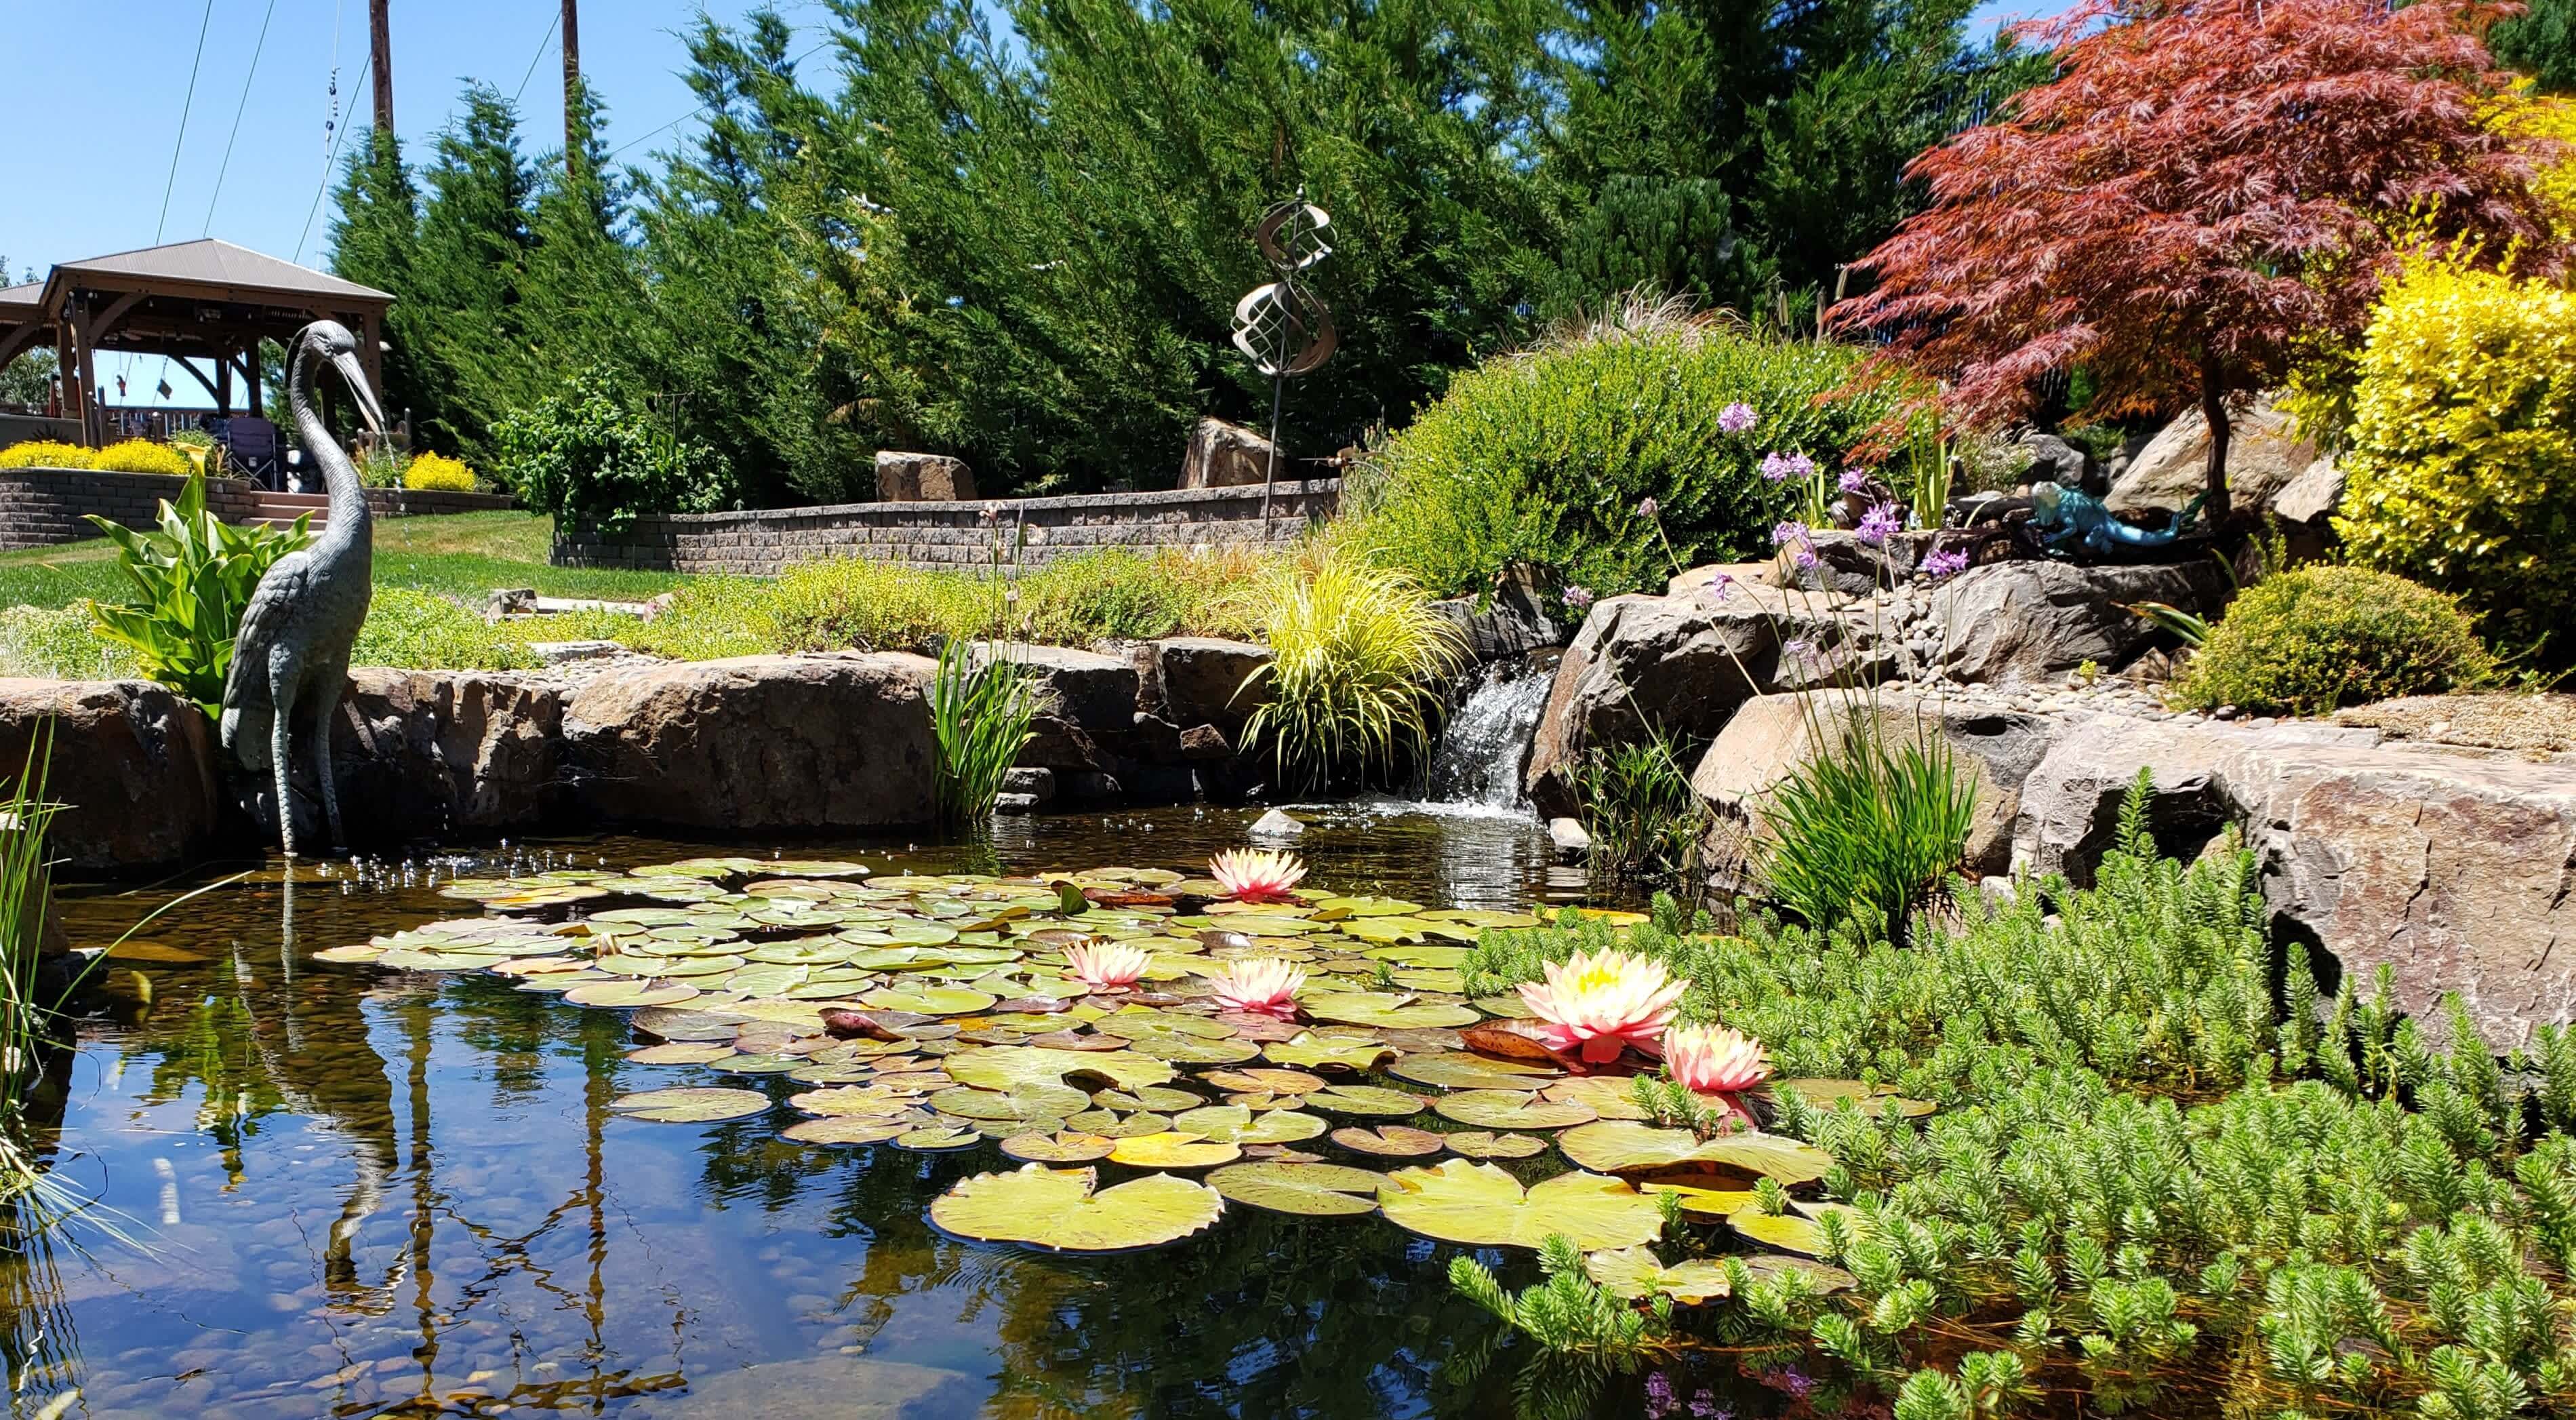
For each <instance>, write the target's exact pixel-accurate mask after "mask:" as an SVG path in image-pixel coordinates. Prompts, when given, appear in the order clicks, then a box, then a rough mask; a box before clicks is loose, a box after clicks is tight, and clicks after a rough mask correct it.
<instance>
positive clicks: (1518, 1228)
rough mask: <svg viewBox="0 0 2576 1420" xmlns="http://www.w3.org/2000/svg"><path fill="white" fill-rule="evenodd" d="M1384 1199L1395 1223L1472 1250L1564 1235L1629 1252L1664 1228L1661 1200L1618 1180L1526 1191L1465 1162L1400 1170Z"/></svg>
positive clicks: (1577, 1180) (1380, 1195) (1592, 1178)
mask: <svg viewBox="0 0 2576 1420" xmlns="http://www.w3.org/2000/svg"><path fill="white" fill-rule="evenodd" d="M1377 1199H1378V1207H1379V1208H1380V1209H1381V1210H1383V1211H1384V1212H1385V1214H1386V1216H1387V1220H1388V1221H1389V1222H1392V1223H1394V1224H1396V1225H1397V1226H1399V1227H1402V1228H1406V1229H1409V1230H1411V1231H1413V1232H1417V1233H1420V1234H1422V1235H1423V1236H1424V1237H1431V1238H1439V1239H1441V1240H1443V1241H1446V1242H1454V1243H1465V1244H1467V1245H1469V1246H1472V1247H1528V1248H1535V1247H1537V1246H1538V1245H1539V1244H1541V1243H1543V1242H1545V1241H1547V1239H1548V1238H1549V1237H1551V1236H1554V1235H1556V1234H1559V1233H1562V1234H1564V1235H1565V1236H1566V1237H1568V1238H1571V1239H1572V1240H1573V1241H1574V1245H1575V1246H1577V1247H1580V1248H1584V1249H1586V1250H1590V1249H1594V1248H1614V1247H1627V1246H1631V1245H1633V1244H1636V1243H1642V1242H1646V1241H1649V1240H1651V1239H1653V1238H1655V1237H1656V1236H1658V1235H1659V1234H1661V1233H1662V1232H1663V1227H1664V1220H1663V1210H1662V1209H1661V1208H1659V1207H1657V1206H1656V1204H1655V1200H1654V1199H1652V1198H1650V1197H1648V1196H1647V1195H1645V1194H1642V1193H1639V1192H1638V1191H1637V1190H1635V1189H1634V1188H1631V1187H1629V1186H1628V1185H1627V1184H1626V1183H1624V1182H1622V1181H1620V1180H1618V1179H1615V1178H1604V1177H1602V1176H1601V1175H1599V1174H1592V1173H1582V1172H1575V1173H1564V1174H1559V1175H1557V1176H1556V1177H1554V1178H1551V1179H1544V1180H1542V1181H1540V1182H1539V1183H1538V1184H1536V1185H1535V1186H1533V1187H1530V1188H1527V1189H1524V1188H1522V1187H1521V1184H1520V1180H1518V1179H1516V1178H1514V1177H1512V1176H1511V1175H1510V1174H1508V1173H1505V1172H1504V1171H1503V1170H1502V1169H1500V1168H1497V1167H1496V1166H1494V1165H1492V1164H1479V1163H1470V1162H1468V1161H1467V1160H1465V1159H1450V1160H1447V1161H1445V1162H1443V1163H1441V1164H1439V1165H1437V1166H1435V1167H1431V1168H1409V1169H1399V1170H1397V1171H1396V1172H1394V1173H1392V1174H1389V1175H1388V1176H1387V1180H1386V1182H1385V1183H1383V1184H1381V1185H1379V1186H1378V1192H1377Z"/></svg>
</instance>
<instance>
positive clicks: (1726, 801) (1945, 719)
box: [1691, 690, 2054, 886]
mask: <svg viewBox="0 0 2576 1420" xmlns="http://www.w3.org/2000/svg"><path fill="white" fill-rule="evenodd" d="M1864 725H1866V726H1870V727H1872V728H1873V729H1874V731H1875V733H1876V734H1877V735H1878V736H1879V737H1880V739H1882V740H1883V741H1884V742H1885V743H1887V744H1889V745H1890V746H1897V745H1902V744H1906V743H1909V742H1912V741H1914V740H1915V739H1916V738H1917V737H1918V736H1920V737H1926V738H1930V739H1937V740H1938V741H1939V742H1940V743H1942V744H1943V745H1945V746H1946V747H1947V748H1948V749H1949V751H1950V754H1951V756H1952V760H1951V762H1952V765H1953V767H1954V769H1955V770H1956V771H1957V772H1958V773H1960V774H1963V775H1965V776H1966V777H1967V779H1968V780H1969V781H1970V782H1971V783H1973V784H1974V785H1975V786H1976V794H1977V799H1976V804H1977V808H1976V817H1975V819H1974V820H1973V822H1972V823H1971V825H1970V827H1969V831H1968V841H1967V845H1966V849H1965V852H1964V861H1965V863H1966V865H1967V866H1968V867H1969V868H1970V869H1972V870H1974V871H1976V872H1978V873H1981V874H1990V873H2000V872H2003V871H2005V870H2006V869H2007V868H2009V867H2010V866H2011V862H2012V846H2013V821H2014V820H2015V819H2016V818H2017V817H2019V815H2020V813H2021V787H2022V781H2023V780H2024V779H2026V778H2028V777H2029V775H2030V772H2031V770H2032V769H2034V768H2036V767H2037V766H2038V764H2039V763H2040V760H2041V758H2042V757H2043V756H2044V755H2046V754H2047V752H2048V747H2049V740H2050V736H2051V734H2052V731H2053V728H2054V727H2053V726H2052V724H2051V722H2050V721H2048V720H2045V719H2043V718H2041V717H2039V716H2037V715H2028V714H2023V713H2020V712H2017V711H2012V710H2005V709H1999V708H1997V707H1996V706H1993V705H1989V704H1972V703H1968V702H1965V701H1961V700H1958V699H1954V698H1950V697H1945V696H1940V695H1935V694H1925V693H1920V692H1915V691H1897V690H1888V691H1880V692H1871V691H1865V690H1853V691H1840V690H1836V691H1809V692H1805V693H1803V694H1795V695H1764V696H1758V697H1756V698H1754V699H1752V700H1749V701H1746V702H1745V704H1744V707H1743V708H1742V709H1740V710H1738V711H1736V712H1735V718H1733V719H1731V720H1729V721H1727V724H1726V728H1725V729H1724V730H1722V731H1720V732H1719V733H1718V736H1717V739H1716V740H1715V742H1713V743H1712V744H1710V745H1709V747H1708V752H1707V753H1706V754H1703V755H1702V756H1700V761H1699V766H1698V768H1697V769H1696V770H1694V771H1693V772H1692V774H1691V789H1692V791H1693V792H1695V793H1696V794H1697V795H1698V796H1699V799H1700V802H1701V803H1703V804H1705V805H1706V806H1707V807H1708V809H1709V811H1710V828H1709V836H1708V843H1707V847H1708V850H1709V851H1708V855H1707V858H1708V862H1709V864H1710V867H1711V870H1712V871H1713V872H1714V873H1716V874H1717V875H1719V877H1720V878H1722V879H1725V880H1727V881H1728V884H1729V885H1730V886H1742V885H1743V884H1744V877H1745V874H1744V872H1743V869H1744V866H1745V862H1746V858H1747V853H1748V850H1749V849H1750V848H1751V847H1752V845H1753V844H1754V843H1756V842H1757V841H1758V839H1759V838H1760V826H1761V808H1762V804H1763V802H1764V800H1766V799H1767V798H1768V797H1769V796H1770V794H1771V793H1772V791H1774V790H1775V789H1777V788H1778V787H1779V786H1780V784H1781V783H1782V782H1783V781H1784V780H1786V779H1787V778H1788V777H1789V776H1790V775H1791V774H1793V773H1795V772H1797V771H1798V770H1799V769H1801V768H1804V767H1805V766H1806V765H1808V764H1809V763H1811V762H1812V761H1813V760H1814V759H1815V758H1816V755H1817V752H1818V749H1819V747H1820V746H1830V747H1832V748H1833V749H1835V750H1839V749H1840V748H1841V747H1842V746H1843V745H1844V744H1845V743H1847V742H1848V741H1849V739H1850V737H1851V735H1852V733H1853V730H1854V728H1855V727H1856V726H1864Z"/></svg>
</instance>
